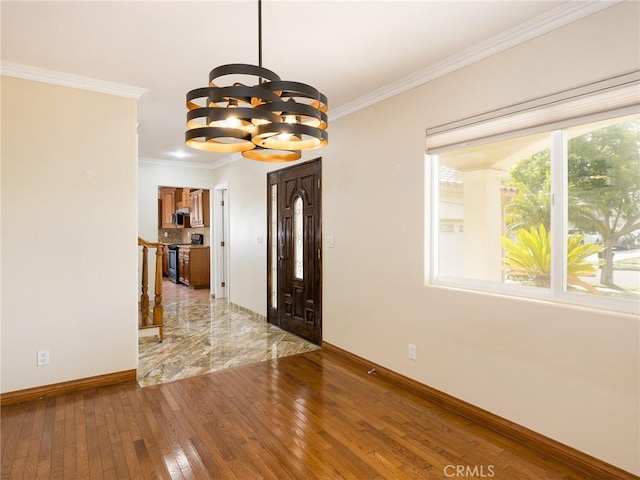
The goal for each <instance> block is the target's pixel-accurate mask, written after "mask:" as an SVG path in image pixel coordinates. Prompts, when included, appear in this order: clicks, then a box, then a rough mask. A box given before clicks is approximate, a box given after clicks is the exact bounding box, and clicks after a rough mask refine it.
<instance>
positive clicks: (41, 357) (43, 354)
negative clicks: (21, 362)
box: [38, 350, 49, 367]
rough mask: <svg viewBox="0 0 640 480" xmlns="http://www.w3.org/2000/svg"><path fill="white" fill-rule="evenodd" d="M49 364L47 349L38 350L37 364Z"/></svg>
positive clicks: (40, 365)
mask: <svg viewBox="0 0 640 480" xmlns="http://www.w3.org/2000/svg"><path fill="white" fill-rule="evenodd" d="M43 365H49V350H38V366H39V367H42V366H43Z"/></svg>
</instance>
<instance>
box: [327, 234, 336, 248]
mask: <svg viewBox="0 0 640 480" xmlns="http://www.w3.org/2000/svg"><path fill="white" fill-rule="evenodd" d="M333 247H335V238H334V237H333V235H327V248H333Z"/></svg>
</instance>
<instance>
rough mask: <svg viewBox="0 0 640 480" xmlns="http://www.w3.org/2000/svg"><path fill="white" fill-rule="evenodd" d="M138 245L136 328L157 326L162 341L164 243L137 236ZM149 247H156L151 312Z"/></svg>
mask: <svg viewBox="0 0 640 480" xmlns="http://www.w3.org/2000/svg"><path fill="white" fill-rule="evenodd" d="M138 246H142V295H141V296H140V310H139V312H138V329H139V330H141V329H145V328H157V329H158V336H159V337H160V341H161V342H162V338H163V334H164V329H163V327H164V325H163V318H162V317H163V310H162V255H163V248H164V245H163V244H162V243H153V242H148V241H147V240H144V239H142V238H140V237H138ZM149 248H155V249H156V276H155V295H154V299H153V303H154V305H153V314H151V312H150V310H149V293H148V292H149V268H148V267H147V262H148V259H147V257H148V255H147V253H148V251H149Z"/></svg>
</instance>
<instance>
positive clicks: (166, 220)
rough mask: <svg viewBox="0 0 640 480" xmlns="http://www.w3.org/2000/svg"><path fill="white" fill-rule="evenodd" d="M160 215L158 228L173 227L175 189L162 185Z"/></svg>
mask: <svg viewBox="0 0 640 480" xmlns="http://www.w3.org/2000/svg"><path fill="white" fill-rule="evenodd" d="M160 200H161V203H162V216H161V217H160V218H161V225H160V228H174V227H175V225H174V224H173V214H174V213H175V212H176V189H175V188H167V187H163V188H161V189H160Z"/></svg>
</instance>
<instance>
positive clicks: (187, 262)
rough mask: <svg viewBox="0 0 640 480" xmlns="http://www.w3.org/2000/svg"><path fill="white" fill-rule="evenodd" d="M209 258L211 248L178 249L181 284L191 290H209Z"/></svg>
mask: <svg viewBox="0 0 640 480" xmlns="http://www.w3.org/2000/svg"><path fill="white" fill-rule="evenodd" d="M209 258H210V257H209V247H183V246H180V247H179V249H178V275H179V281H180V283H184V284H185V285H188V286H190V287H191V288H208V287H209Z"/></svg>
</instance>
